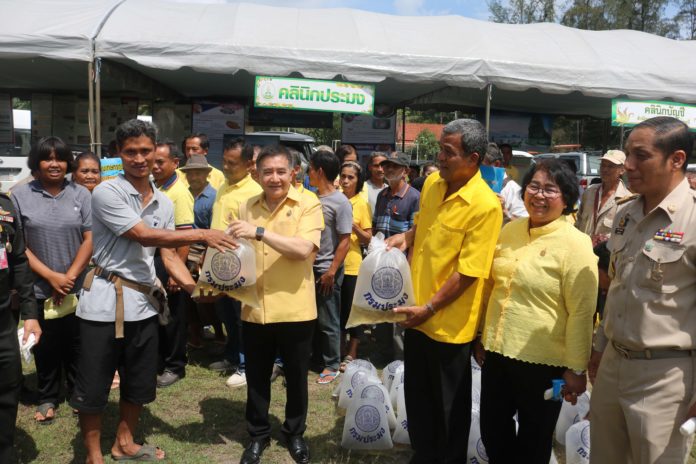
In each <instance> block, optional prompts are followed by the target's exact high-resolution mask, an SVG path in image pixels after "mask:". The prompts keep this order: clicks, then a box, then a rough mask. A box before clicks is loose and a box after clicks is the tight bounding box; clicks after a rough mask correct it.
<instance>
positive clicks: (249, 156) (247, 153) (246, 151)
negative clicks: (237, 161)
mask: <svg viewBox="0 0 696 464" xmlns="http://www.w3.org/2000/svg"><path fill="white" fill-rule="evenodd" d="M253 159H254V146H253V145H249V144H247V145H244V148H242V160H244V161H251V160H253Z"/></svg>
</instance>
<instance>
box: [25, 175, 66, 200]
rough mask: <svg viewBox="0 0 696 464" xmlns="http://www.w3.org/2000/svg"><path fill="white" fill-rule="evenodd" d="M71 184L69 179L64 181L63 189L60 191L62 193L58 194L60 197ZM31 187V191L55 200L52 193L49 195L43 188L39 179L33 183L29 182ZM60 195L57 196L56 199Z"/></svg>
mask: <svg viewBox="0 0 696 464" xmlns="http://www.w3.org/2000/svg"><path fill="white" fill-rule="evenodd" d="M69 183H70V182H68V180H67V179H63V185H62V186H61V189H60V192H59V193H58V195H60V194H61V193H62V192H63V190H65V187H67V186H68V184H69ZM29 187H31V189H32V190H33V191H35V192H40V193H42V194H44V195H46V196H49V197H51V198H54V197H53V195H51V194H50V193H48V192H47V191H46V189H45V188H44V187H43V184H42V183H41V181H39V180H38V179H34V180H32V181H31V182H29ZM58 195H56V197H57V196H58Z"/></svg>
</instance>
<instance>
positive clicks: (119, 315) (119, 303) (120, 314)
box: [82, 266, 168, 338]
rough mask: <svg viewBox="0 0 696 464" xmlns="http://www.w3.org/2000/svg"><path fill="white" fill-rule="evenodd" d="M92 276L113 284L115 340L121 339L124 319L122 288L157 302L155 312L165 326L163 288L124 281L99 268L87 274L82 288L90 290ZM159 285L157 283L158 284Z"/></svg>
mask: <svg viewBox="0 0 696 464" xmlns="http://www.w3.org/2000/svg"><path fill="white" fill-rule="evenodd" d="M94 276H97V277H101V278H102V279H105V280H108V281H109V282H111V283H113V284H114V289H115V290H116V320H115V326H116V338H123V322H124V317H125V308H124V306H123V287H128V288H130V289H132V290H135V291H137V292H140V293H143V294H145V295H146V296H148V297H151V298H154V299H155V300H156V302H157V306H156V309H157V312H158V314H159V316H160V322H161V323H162V324H166V319H167V315H166V313H167V309H168V308H167V294H166V293H165V291H164V289H163V288H160V287H159V286H154V287H153V286H150V285H143V284H139V283H138V282H134V281H132V280H128V279H124V278H123V277H121V276H119V275H118V274H115V273H113V272H109V271H106V270H105V269H103V268H101V267H98V266H97V267H95V268H94V269H92V270H91V271H89V272H88V273H87V275H86V276H85V280H84V284H83V285H82V288H83V289H85V290H87V291H89V290H90V288H92V281H93V280H94ZM158 283H159V282H158Z"/></svg>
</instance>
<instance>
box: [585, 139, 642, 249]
mask: <svg viewBox="0 0 696 464" xmlns="http://www.w3.org/2000/svg"><path fill="white" fill-rule="evenodd" d="M625 161H626V155H625V154H624V152H622V151H621V150H609V151H608V152H606V153H605V154H604V156H602V158H601V161H600V163H601V164H600V165H599V177H600V178H601V179H602V183H601V184H594V185H590V186H589V187H587V190H585V192H584V193H583V194H582V200H581V202H580V210H579V211H578V220H577V221H576V222H575V227H577V228H578V229H580V230H581V231H582V232H584V233H586V234H587V235H589V236H590V237H591V238H592V244H593V245H597V243H600V242H604V241H606V240H607V239H608V238H609V236H610V235H611V230H612V229H611V227H612V223H613V222H614V215H616V207H617V205H616V202H617V201H618V200H621V199H622V198H625V197H627V196H629V195H631V192H629V191H628V189H627V188H626V186H625V185H624V183H623V181H622V180H621V176H622V175H623V174H624V162H625Z"/></svg>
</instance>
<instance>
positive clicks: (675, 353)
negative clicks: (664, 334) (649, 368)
mask: <svg viewBox="0 0 696 464" xmlns="http://www.w3.org/2000/svg"><path fill="white" fill-rule="evenodd" d="M611 345H612V346H613V347H614V349H615V350H616V352H617V353H619V356H621V357H622V358H624V359H672V358H690V357H694V356H696V350H670V349H660V350H638V351H634V350H629V349H628V348H626V347H625V346H622V345H619V344H618V343H616V342H611Z"/></svg>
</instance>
